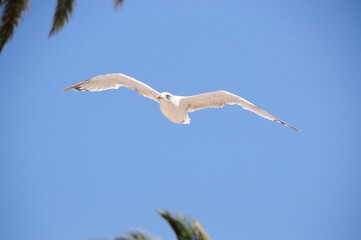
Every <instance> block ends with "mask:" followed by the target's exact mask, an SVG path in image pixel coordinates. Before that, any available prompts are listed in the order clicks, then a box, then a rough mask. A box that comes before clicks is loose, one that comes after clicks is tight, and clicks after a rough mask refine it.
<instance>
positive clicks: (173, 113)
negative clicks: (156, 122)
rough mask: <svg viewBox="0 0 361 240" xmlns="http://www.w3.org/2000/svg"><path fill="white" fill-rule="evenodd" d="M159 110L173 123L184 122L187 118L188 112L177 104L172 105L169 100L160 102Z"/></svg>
mask: <svg viewBox="0 0 361 240" xmlns="http://www.w3.org/2000/svg"><path fill="white" fill-rule="evenodd" d="M160 111H161V112H162V113H163V115H164V116H166V117H167V118H168V119H169V120H170V121H172V122H174V123H184V121H185V120H187V119H188V112H187V111H186V110H185V109H182V108H181V107H180V106H179V105H174V104H171V103H169V102H163V101H161V102H160Z"/></svg>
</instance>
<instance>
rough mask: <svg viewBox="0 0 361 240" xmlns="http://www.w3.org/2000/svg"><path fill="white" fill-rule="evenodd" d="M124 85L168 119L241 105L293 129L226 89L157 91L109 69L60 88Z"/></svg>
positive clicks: (99, 88) (185, 118)
mask: <svg viewBox="0 0 361 240" xmlns="http://www.w3.org/2000/svg"><path fill="white" fill-rule="evenodd" d="M120 87H126V88H129V89H132V90H135V91H136V92H138V93H139V94H141V95H143V96H144V97H147V98H150V99H152V100H154V101H156V102H158V103H159V104H160V111H161V112H162V113H163V115H164V116H166V117H167V118H168V119H169V120H170V121H172V122H174V123H180V124H189V123H190V118H189V116H188V113H189V112H194V111H197V110H201V109H205V108H221V107H224V105H226V104H229V105H235V104H237V105H239V106H241V107H242V108H244V109H246V110H249V111H252V112H254V113H256V114H258V115H259V116H261V117H264V118H267V119H269V120H272V121H275V122H278V123H281V124H283V125H285V126H287V127H290V128H292V129H293V130H296V131H298V129H297V128H295V127H293V126H291V125H289V124H288V123H286V122H284V121H282V120H281V119H279V118H276V117H275V116H273V115H271V114H269V113H268V112H266V111H264V110H262V109H261V108H259V107H257V106H256V105H254V104H253V103H251V102H249V101H247V100H246V99H243V98H241V97H239V96H237V95H235V94H232V93H229V92H226V91H222V90H221V91H215V92H208V93H202V94H198V95H193V96H186V97H184V96H176V95H172V94H171V93H169V92H162V93H159V92H158V91H156V90H154V89H153V88H151V87H150V86H148V85H146V84H144V83H142V82H140V81H138V80H136V79H134V78H132V77H129V76H127V75H125V74H121V73H113V74H105V75H99V76H96V77H93V78H91V79H89V80H86V81H84V82H81V83H77V84H74V85H72V86H70V87H67V88H65V89H64V91H67V90H70V89H74V90H77V91H91V92H92V91H104V90H108V89H118V88H120Z"/></svg>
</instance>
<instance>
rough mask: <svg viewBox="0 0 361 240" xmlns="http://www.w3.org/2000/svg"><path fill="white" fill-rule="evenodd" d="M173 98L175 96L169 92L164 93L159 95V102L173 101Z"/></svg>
mask: <svg viewBox="0 0 361 240" xmlns="http://www.w3.org/2000/svg"><path fill="white" fill-rule="evenodd" d="M172 97H173V95H172V94H171V93H169V92H162V93H161V94H159V95H158V97H157V98H158V100H166V101H167V100H171V99H172Z"/></svg>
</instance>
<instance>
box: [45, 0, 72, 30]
mask: <svg viewBox="0 0 361 240" xmlns="http://www.w3.org/2000/svg"><path fill="white" fill-rule="evenodd" d="M75 2H76V0H58V3H57V5H56V9H55V12H54V19H53V25H52V27H51V30H50V32H49V37H51V36H52V35H54V34H55V33H57V32H58V31H59V30H61V29H62V28H63V27H64V25H65V23H66V22H67V21H68V20H69V17H70V16H71V14H72V13H73V10H74V6H75Z"/></svg>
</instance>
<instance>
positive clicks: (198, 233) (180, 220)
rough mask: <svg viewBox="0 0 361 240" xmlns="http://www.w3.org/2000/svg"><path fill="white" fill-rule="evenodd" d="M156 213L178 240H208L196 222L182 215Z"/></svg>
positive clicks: (159, 211) (165, 212) (161, 211)
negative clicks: (171, 229) (167, 224)
mask: <svg viewBox="0 0 361 240" xmlns="http://www.w3.org/2000/svg"><path fill="white" fill-rule="evenodd" d="M158 213H159V214H160V216H161V217H163V218H164V219H165V220H166V221H167V222H168V223H169V225H170V226H171V227H172V228H173V231H174V232H175V234H176V235H177V238H178V240H210V238H209V237H208V235H207V233H206V232H205V230H204V229H203V227H202V225H201V224H200V223H199V222H198V221H197V220H195V219H193V218H187V217H185V216H184V215H182V214H179V215H172V214H170V213H169V212H167V211H164V210H158Z"/></svg>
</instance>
